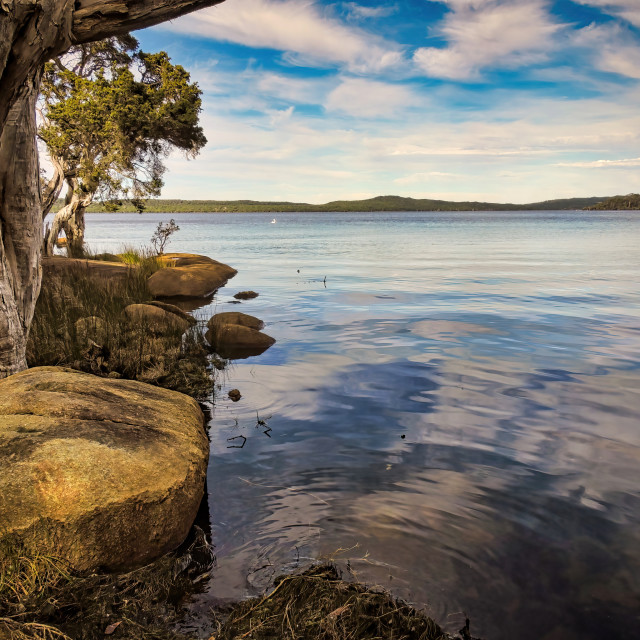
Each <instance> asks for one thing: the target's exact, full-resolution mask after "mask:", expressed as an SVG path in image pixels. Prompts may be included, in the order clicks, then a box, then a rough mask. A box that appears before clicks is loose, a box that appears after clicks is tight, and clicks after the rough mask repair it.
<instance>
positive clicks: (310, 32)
mask: <svg viewBox="0 0 640 640" xmlns="http://www.w3.org/2000/svg"><path fill="white" fill-rule="evenodd" d="M167 28H170V29H172V30H174V31H178V32H181V33H190V34H197V35H200V36H204V37H207V38H212V39H215V40H221V41H227V42H233V43H237V44H243V45H246V46H249V47H258V48H267V49H275V50H277V51H282V52H285V53H286V54H287V57H288V59H289V61H290V62H292V63H295V64H306V65H311V66H313V65H319V66H322V65H335V66H340V67H345V68H347V69H348V70H350V71H353V72H356V73H366V72H378V71H383V70H385V69H389V68H391V67H393V66H395V65H398V64H399V63H400V62H401V61H402V59H403V54H402V52H401V48H400V47H399V46H398V45H397V44H395V43H390V42H387V41H385V40H384V39H383V38H381V37H380V36H376V35H373V34H371V33H369V32H367V31H364V30H362V29H358V28H356V27H352V26H348V25H346V24H345V23H343V22H341V21H340V20H338V19H337V18H336V17H335V16H333V15H332V13H331V11H330V9H323V8H322V5H319V4H317V3H315V2H312V1H308V0H232V1H231V2H225V3H223V4H221V5H218V6H215V7H212V8H210V9H205V10H203V11H199V12H198V13H197V14H191V15H188V16H185V17H183V18H180V19H179V20H176V21H175V22H172V23H171V24H170V25H169V26H167Z"/></svg>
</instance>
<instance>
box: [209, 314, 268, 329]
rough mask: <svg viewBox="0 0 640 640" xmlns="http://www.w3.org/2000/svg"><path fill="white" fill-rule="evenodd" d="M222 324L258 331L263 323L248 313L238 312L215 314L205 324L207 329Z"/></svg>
mask: <svg viewBox="0 0 640 640" xmlns="http://www.w3.org/2000/svg"><path fill="white" fill-rule="evenodd" d="M222 324H239V325H242V326H243V327H249V328H250V329H256V331H259V330H260V329H262V327H264V322H262V320H260V318H256V317H255V316H250V315H249V314H248V313H241V312H240V311H224V312H223V313H216V314H215V315H214V316H212V317H211V318H210V319H209V322H207V327H209V329H213V328H214V327H216V326H218V325H222Z"/></svg>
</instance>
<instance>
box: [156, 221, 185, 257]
mask: <svg viewBox="0 0 640 640" xmlns="http://www.w3.org/2000/svg"><path fill="white" fill-rule="evenodd" d="M176 231H180V227H179V226H178V225H177V224H176V221H175V220H174V219H173V218H171V220H169V222H158V226H157V227H156V230H155V231H154V232H153V235H152V236H151V244H152V245H153V248H154V250H155V252H156V253H157V254H158V255H162V254H163V253H164V248H165V246H166V245H167V244H168V243H169V240H170V238H171V236H172V235H173V234H174V233H175V232H176Z"/></svg>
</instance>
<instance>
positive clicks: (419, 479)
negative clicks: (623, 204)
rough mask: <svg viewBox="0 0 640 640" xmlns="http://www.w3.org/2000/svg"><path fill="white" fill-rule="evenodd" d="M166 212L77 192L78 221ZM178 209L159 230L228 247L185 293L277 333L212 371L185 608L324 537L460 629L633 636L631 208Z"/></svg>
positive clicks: (257, 585)
mask: <svg viewBox="0 0 640 640" xmlns="http://www.w3.org/2000/svg"><path fill="white" fill-rule="evenodd" d="M274 215H275V216H276V218H277V222H276V223H275V224H271V219H272V218H273V217H274ZM170 217H171V216H169V215H160V214H145V215H136V214H95V215H89V216H88V219H87V236H88V238H87V239H88V241H89V244H90V245H91V247H92V248H95V249H100V250H113V249H117V248H118V247H119V246H121V245H122V244H123V243H128V244H134V245H140V244H144V243H146V242H148V241H149V238H150V236H151V234H152V232H153V230H154V228H155V226H156V224H157V222H158V221H159V220H168V219H169V218H170ZM174 217H175V218H176V220H177V222H178V224H179V225H180V228H181V229H180V232H179V233H177V234H176V235H175V236H174V239H173V240H172V243H171V245H170V247H169V249H168V250H171V251H188V252H195V253H203V254H206V255H209V256H211V257H213V258H215V259H218V260H221V261H223V262H226V263H228V264H230V265H232V266H234V267H235V268H237V269H238V270H239V274H238V275H237V276H236V278H234V279H233V280H231V281H230V282H229V284H228V286H227V287H225V288H223V289H221V290H220V291H219V292H218V294H217V296H216V298H215V299H214V301H213V302H212V303H211V304H209V305H208V306H206V307H204V308H202V309H199V310H197V311H195V315H196V316H197V317H199V318H201V319H204V320H206V319H208V317H209V316H210V315H211V314H212V313H214V312H216V311H231V310H233V311H243V312H246V313H250V314H253V315H257V316H259V317H260V318H262V319H263V320H264V321H265V323H266V327H265V331H266V332H267V333H268V334H270V335H272V336H273V337H275V338H276V339H277V343H276V345H275V346H273V347H272V348H271V349H270V350H269V351H267V352H266V353H264V354H263V355H261V356H259V357H256V358H250V359H248V360H244V361H237V362H235V363H234V364H233V365H232V366H231V367H230V368H229V369H227V371H226V372H224V373H223V374H221V376H220V378H219V380H218V382H219V384H220V389H219V393H218V396H217V398H216V400H215V406H214V407H213V409H212V414H213V419H212V421H211V424H210V439H211V462H210V467H209V474H208V492H209V499H208V509H209V514H210V516H209V517H210V523H211V532H212V536H213V542H214V543H215V545H216V552H217V568H216V570H215V572H214V574H215V575H214V579H213V580H212V582H211V584H210V585H209V588H208V590H207V593H206V594H204V595H203V596H202V598H201V599H200V600H199V601H198V603H197V606H196V610H201V611H204V610H205V609H206V608H207V607H208V606H209V605H210V604H211V603H215V602H219V601H226V600H230V599H237V598H241V597H245V596H247V595H252V594H256V593H259V592H260V591H261V589H263V588H264V587H266V586H267V585H268V584H269V582H270V580H271V579H272V578H273V577H274V576H275V575H278V574H279V573H281V572H283V571H290V570H293V569H295V568H296V567H298V566H300V567H302V566H304V565H305V564H307V563H309V562H310V560H311V559H318V558H333V559H335V560H336V561H337V562H338V564H339V566H340V567H341V568H342V570H343V571H344V575H345V577H347V578H351V577H355V578H357V579H359V580H361V581H363V582H366V583H367V584H370V585H380V586H382V587H384V588H387V589H389V590H391V591H392V592H393V593H394V594H395V595H397V596H400V597H402V598H405V599H407V600H409V601H411V602H412V603H414V604H416V605H417V606H418V607H424V608H425V609H426V611H427V612H428V613H429V614H430V615H432V616H433V617H434V618H435V619H436V620H437V621H439V622H440V623H441V624H442V625H443V626H444V627H445V628H446V629H448V630H450V631H454V632H455V631H457V630H458V629H460V627H461V626H462V625H463V623H464V617H465V616H466V615H468V616H470V618H471V624H472V626H471V630H472V632H473V633H474V635H480V636H482V637H485V638H487V640H501V639H507V638H509V639H513V638H519V639H520V640H534V639H535V640H574V639H576V640H577V639H580V640H587V639H589V640H590V639H594V640H595V639H597V640H613V639H615V638H632V637H638V633H639V632H638V623H639V622H640V614H639V612H640V526H639V525H640V287H639V286H638V282H639V268H640V215H639V214H637V213H622V212H618V213H606V212H604V213H603V212H590V213H585V212H535V213H530V212H521V213H520V212H519V213H511V212H510V213H484V212H475V213H375V214H369V213H362V214H308V213H305V214H271V213H269V214H235V215H231V214H229V215H227V214H223V215H222V214H213V215H207V214H183V215H176V216H174ZM325 278H326V280H325ZM244 289H254V290H255V291H258V292H259V293H260V297H258V298H257V299H255V300H250V301H246V302H243V303H242V304H238V305H232V304H230V301H231V300H233V298H232V295H233V294H234V293H236V292H237V291H241V290H244ZM232 388H238V389H240V391H241V392H242V396H243V397H242V399H241V400H240V402H238V403H233V402H231V401H230V400H229V399H228V397H227V393H226V392H227V391H228V390H229V389H232ZM258 419H259V420H261V421H263V422H264V423H266V424H263V425H260V424H258V423H257V421H258ZM269 429H270V431H269ZM239 435H243V436H244V437H245V438H246V444H245V445H244V447H243V448H230V447H234V446H237V445H238V444H240V443H241V442H242V439H240V438H239V439H235V440H230V438H235V437H236V436H239Z"/></svg>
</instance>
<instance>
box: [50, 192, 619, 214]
mask: <svg viewBox="0 0 640 640" xmlns="http://www.w3.org/2000/svg"><path fill="white" fill-rule="evenodd" d="M625 197H628V196H625ZM603 200H604V198H568V199H564V200H546V201H544V202H533V203H530V204H500V203H496V202H450V201H448V200H425V199H415V198H403V197H400V196H378V197H377V198H369V199H368V200H336V201H334V202H327V203H326V204H307V203H305V202H262V201H258V200H165V199H157V200H156V199H154V200H148V201H147V204H146V211H149V212H154V213H250V212H262V211H264V212H268V213H281V212H287V211H300V212H306V211H325V212H342V211H345V212H347V211H530V210H534V211H557V210H576V209H585V208H587V207H594V206H595V205H597V204H599V203H600V202H602V201H603ZM61 206H62V201H58V203H57V205H56V206H55V207H54V209H53V210H54V211H57V210H58V209H59V208H60V207H61ZM105 210H106V209H105V208H104V206H103V205H101V204H100V203H96V204H92V205H91V206H90V207H89V209H88V211H89V212H99V211H105ZM117 211H123V212H135V211H136V208H135V207H134V206H133V205H132V204H131V203H129V202H123V203H122V205H121V206H120V207H118V209H117Z"/></svg>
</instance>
